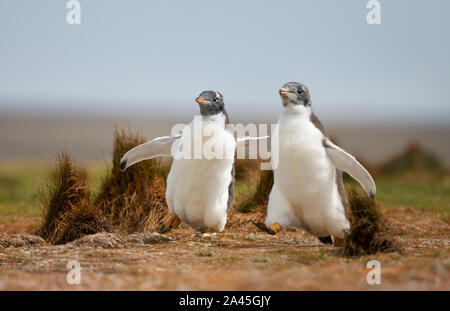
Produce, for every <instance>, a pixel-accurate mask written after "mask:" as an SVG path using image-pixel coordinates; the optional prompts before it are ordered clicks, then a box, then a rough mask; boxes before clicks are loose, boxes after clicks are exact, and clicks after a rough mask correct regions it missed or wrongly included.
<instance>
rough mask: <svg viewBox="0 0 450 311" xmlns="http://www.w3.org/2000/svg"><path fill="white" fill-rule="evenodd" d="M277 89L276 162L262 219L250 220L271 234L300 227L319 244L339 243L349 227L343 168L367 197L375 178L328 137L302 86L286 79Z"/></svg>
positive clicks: (373, 190)
mask: <svg viewBox="0 0 450 311" xmlns="http://www.w3.org/2000/svg"><path fill="white" fill-rule="evenodd" d="M279 93H280V96H281V99H282V104H283V110H282V113H281V116H280V118H279V120H278V131H279V132H278V137H279V161H278V165H277V167H275V168H274V184H273V187H272V190H271V192H270V195H269V202H268V206H267V217H266V220H265V224H264V223H261V222H259V223H255V224H256V225H257V226H258V227H259V228H261V229H263V230H265V231H266V232H268V233H270V234H275V233H277V232H278V231H281V230H282V229H283V227H286V226H294V227H299V228H302V229H303V230H305V231H307V232H309V233H311V234H313V235H315V236H317V237H318V238H319V239H320V240H321V241H322V242H323V243H331V242H332V239H333V240H334V241H335V244H339V243H341V242H342V239H343V238H344V237H345V233H346V232H347V231H348V230H349V220H348V213H347V209H348V201H347V196H346V194H345V190H344V185H343V181H342V171H344V172H347V173H348V174H349V175H351V176H352V177H353V178H354V179H356V180H357V181H358V182H359V183H360V184H361V186H362V187H363V188H364V190H365V191H366V192H367V194H368V195H369V196H370V197H373V196H375V192H376V188H375V183H374V181H373V179H372V177H371V176H370V174H369V173H368V172H367V170H366V169H365V168H364V167H363V166H362V165H361V164H360V163H359V162H358V161H356V159H355V158H354V157H353V156H352V155H350V154H349V153H347V152H345V151H344V150H343V149H341V148H340V147H338V146H336V145H335V144H334V143H332V142H331V140H330V139H329V138H328V137H327V134H326V133H325V130H324V127H323V126H322V124H321V123H320V121H319V119H318V118H317V117H316V115H315V114H314V113H313V111H312V108H311V98H310V94H309V90H308V88H307V87H306V86H305V85H303V84H301V83H297V82H289V83H286V84H285V85H283V87H282V88H281V89H280V91H279Z"/></svg>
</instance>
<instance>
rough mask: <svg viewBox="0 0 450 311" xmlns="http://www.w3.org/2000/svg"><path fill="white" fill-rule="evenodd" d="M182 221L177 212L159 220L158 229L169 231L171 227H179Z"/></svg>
mask: <svg viewBox="0 0 450 311" xmlns="http://www.w3.org/2000/svg"><path fill="white" fill-rule="evenodd" d="M180 223H181V220H180V218H178V216H177V214H175V213H173V214H170V215H167V216H166V217H164V218H163V220H161V221H160V222H159V226H158V231H159V233H166V232H169V231H170V230H171V229H174V228H176V227H178V226H179V225H180Z"/></svg>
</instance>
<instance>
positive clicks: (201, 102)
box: [195, 97, 207, 104]
mask: <svg viewBox="0 0 450 311" xmlns="http://www.w3.org/2000/svg"><path fill="white" fill-rule="evenodd" d="M195 101H196V102H197V103H199V104H204V103H205V102H207V100H206V99H204V98H201V97H198V98H197V99H196V100H195Z"/></svg>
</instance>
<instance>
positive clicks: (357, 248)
mask: <svg viewBox="0 0 450 311" xmlns="http://www.w3.org/2000/svg"><path fill="white" fill-rule="evenodd" d="M348 200H349V206H350V233H349V234H348V235H347V236H346V238H345V239H344V245H343V247H342V250H341V252H342V254H343V255H344V256H348V257H351V256H362V255H370V254H375V253H378V252H394V251H401V248H400V245H399V244H398V242H397V241H396V240H394V239H393V238H392V237H391V236H390V235H389V233H388V229H387V226H386V222H385V219H384V217H383V215H382V214H381V210H380V208H379V207H378V205H377V203H376V202H375V200H374V199H371V198H368V197H367V196H366V195H365V194H359V193H358V192H357V191H356V190H355V189H352V190H350V191H349V195H348Z"/></svg>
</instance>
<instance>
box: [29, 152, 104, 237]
mask: <svg viewBox="0 0 450 311" xmlns="http://www.w3.org/2000/svg"><path fill="white" fill-rule="evenodd" d="M42 207H43V221H42V224H41V226H40V228H39V229H38V230H37V232H36V234H37V235H39V236H41V237H42V238H44V239H45V240H46V241H48V242H49V243H52V244H64V243H67V242H70V241H73V240H75V239H78V238H80V237H82V236H84V235H86V234H92V233H96V232H98V231H101V230H103V229H104V224H103V222H102V221H101V215H100V213H99V211H98V210H97V209H96V208H95V207H94V206H93V204H92V202H91V200H90V193H89V190H88V187H87V182H86V178H85V176H84V174H83V173H82V172H80V171H79V170H78V169H77V168H76V167H75V166H74V164H73V163H72V160H71V159H70V156H69V155H68V154H67V152H65V151H64V152H62V153H61V154H60V155H58V156H57V165H56V170H55V172H54V174H53V176H52V179H51V180H50V181H49V182H48V184H47V185H46V186H45V188H44V190H43V196H42Z"/></svg>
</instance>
